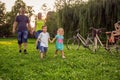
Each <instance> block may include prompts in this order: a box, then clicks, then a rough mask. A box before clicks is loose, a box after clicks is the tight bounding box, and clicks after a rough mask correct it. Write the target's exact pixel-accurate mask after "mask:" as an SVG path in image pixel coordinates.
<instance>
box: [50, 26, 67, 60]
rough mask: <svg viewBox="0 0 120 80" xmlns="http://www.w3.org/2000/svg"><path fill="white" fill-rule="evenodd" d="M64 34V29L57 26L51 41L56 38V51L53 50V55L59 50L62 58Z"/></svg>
mask: <svg viewBox="0 0 120 80" xmlns="http://www.w3.org/2000/svg"><path fill="white" fill-rule="evenodd" d="M63 35H64V29H63V28H59V29H58V31H57V35H56V36H55V38H54V39H53V40H52V42H54V41H55V40H56V51H55V55H54V56H55V57H56V56H57V53H58V51H61V53H62V58H65V56H64V51H63V49H64V45H63V39H64V37H63Z"/></svg>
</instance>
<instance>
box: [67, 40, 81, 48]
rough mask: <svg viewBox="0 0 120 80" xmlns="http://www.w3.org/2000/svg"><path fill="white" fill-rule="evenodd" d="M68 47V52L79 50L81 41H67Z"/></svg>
mask: <svg viewBox="0 0 120 80" xmlns="http://www.w3.org/2000/svg"><path fill="white" fill-rule="evenodd" d="M66 47H67V49H68V50H78V49H79V47H80V41H79V40H78V39H77V38H70V39H68V40H67V45H66Z"/></svg>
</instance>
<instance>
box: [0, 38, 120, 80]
mask: <svg viewBox="0 0 120 80" xmlns="http://www.w3.org/2000/svg"><path fill="white" fill-rule="evenodd" d="M34 43H35V40H34V39H30V40H29V42H28V49H27V50H28V53H29V54H27V55H24V54H23V53H22V54H20V53H18V46H17V41H16V39H0V80H120V54H116V55H110V54H109V53H107V52H106V51H104V50H100V51H99V52H97V53H96V54H93V53H91V52H90V51H89V50H87V49H84V48H82V47H81V48H80V50H77V51H68V50H67V49H66V48H65V56H66V59H62V58H61V54H59V55H58V56H57V57H56V58H54V57H53V55H54V51H55V44H49V50H48V53H47V56H46V58H44V59H43V60H40V58H39V53H38V51H36V49H35V44H34Z"/></svg>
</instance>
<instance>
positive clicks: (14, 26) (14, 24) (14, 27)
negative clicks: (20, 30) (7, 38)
mask: <svg viewBox="0 0 120 80" xmlns="http://www.w3.org/2000/svg"><path fill="white" fill-rule="evenodd" d="M17 24H18V23H17V22H16V21H15V22H14V23H13V29H12V33H15V29H16V26H17Z"/></svg>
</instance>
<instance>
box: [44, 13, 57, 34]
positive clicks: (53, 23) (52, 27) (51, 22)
mask: <svg viewBox="0 0 120 80" xmlns="http://www.w3.org/2000/svg"><path fill="white" fill-rule="evenodd" d="M46 25H47V26H48V32H52V33H57V28H58V26H57V14H56V13H55V12H52V11H50V12H48V13H47V18H46Z"/></svg>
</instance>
